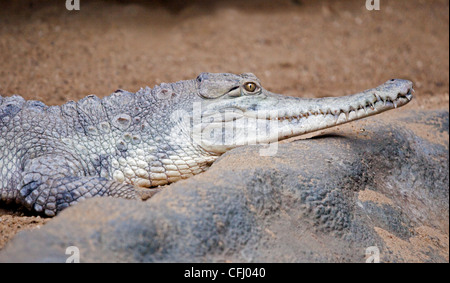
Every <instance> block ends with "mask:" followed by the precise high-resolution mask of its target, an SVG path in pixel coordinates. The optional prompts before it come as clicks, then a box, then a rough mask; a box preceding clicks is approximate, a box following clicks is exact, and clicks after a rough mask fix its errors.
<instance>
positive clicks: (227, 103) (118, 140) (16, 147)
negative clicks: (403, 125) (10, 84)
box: [0, 73, 413, 216]
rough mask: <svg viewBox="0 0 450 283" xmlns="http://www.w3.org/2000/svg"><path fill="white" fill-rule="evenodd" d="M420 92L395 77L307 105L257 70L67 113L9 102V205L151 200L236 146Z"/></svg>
mask: <svg viewBox="0 0 450 283" xmlns="http://www.w3.org/2000/svg"><path fill="white" fill-rule="evenodd" d="M412 93H413V84H412V82H410V81H407V80H401V79H392V80H389V81H387V82H386V83H384V84H382V85H380V86H378V87H376V88H373V89H369V90H366V91H363V92H361V93H357V94H353V95H349V96H342V97H325V98H316V99H309V98H298V97H288V96H284V95H280V94H275V93H272V92H270V91H268V90H266V89H264V88H263V87H262V86H261V83H260V81H259V79H258V78H257V77H256V76H255V75H253V74H251V73H244V74H241V75H235V74H227V73H201V74H200V75H199V76H198V77H197V78H196V79H193V80H186V81H179V82H175V83H170V84H167V83H162V84H160V85H158V86H155V87H154V88H153V89H150V88H148V87H146V88H144V89H141V90H139V91H138V92H136V93H131V92H128V91H124V90H117V91H116V92H114V93H113V94H111V95H109V96H107V97H105V98H103V99H100V98H98V97H97V96H95V95H89V96H87V97H85V98H84V99H81V100H79V101H78V102H74V101H70V102H68V103H66V104H64V105H62V106H47V105H45V104H44V103H42V102H40V101H34V100H30V101H26V100H25V99H23V98H22V97H20V96H17V95H14V96H11V97H2V96H0V196H1V201H3V202H6V203H10V202H16V203H18V204H20V205H23V206H24V207H27V208H28V209H30V210H33V211H35V212H38V213H44V214H45V215H47V216H54V215H56V214H57V213H58V212H59V211H61V210H62V209H64V208H66V207H68V206H71V205H74V204H76V203H78V202H80V201H82V200H84V199H86V198H92V197H97V196H110V197H120V198H126V199H145V198H148V197H150V196H151V195H152V194H154V193H155V192H157V191H158V190H159V189H158V186H161V185H165V184H169V183H172V182H175V181H178V180H180V179H185V178H188V177H190V176H193V175H195V174H199V173H201V172H203V171H205V170H207V169H208V167H209V166H210V165H211V164H212V163H213V162H214V161H215V160H217V158H218V157H219V156H220V155H221V154H223V153H224V152H226V151H228V150H230V149H233V148H236V147H238V146H243V145H248V144H268V145H270V144H271V143H275V142H277V141H279V140H282V139H286V138H290V137H294V136H299V135H302V134H306V133H311V132H314V131H318V130H321V129H325V128H329V127H332V126H336V125H340V124H343V123H347V122H350V121H354V120H357V119H361V118H364V117H368V116H371V115H375V114H378V113H381V112H384V111H386V110H390V109H395V108H397V107H400V106H403V105H405V104H407V103H408V102H409V101H410V100H411V99H412Z"/></svg>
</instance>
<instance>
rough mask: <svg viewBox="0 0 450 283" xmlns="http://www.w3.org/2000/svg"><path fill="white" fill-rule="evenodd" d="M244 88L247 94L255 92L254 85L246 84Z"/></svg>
mask: <svg viewBox="0 0 450 283" xmlns="http://www.w3.org/2000/svg"><path fill="white" fill-rule="evenodd" d="M244 88H245V90H246V91H248V92H254V91H255V90H256V84H255V83H246V84H245V85H244Z"/></svg>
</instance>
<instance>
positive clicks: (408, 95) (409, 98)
mask: <svg viewBox="0 0 450 283" xmlns="http://www.w3.org/2000/svg"><path fill="white" fill-rule="evenodd" d="M406 99H408V101H411V99H412V94H409V93H408V94H407V95H406Z"/></svg>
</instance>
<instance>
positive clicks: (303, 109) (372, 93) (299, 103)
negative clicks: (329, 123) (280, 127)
mask: <svg viewBox="0 0 450 283" xmlns="http://www.w3.org/2000/svg"><path fill="white" fill-rule="evenodd" d="M413 93H414V89H413V84H412V82H410V81H407V80H390V81H388V82H386V83H385V84H382V85H380V86H378V87H377V88H374V89H369V90H366V91H364V92H361V93H357V94H354V95H349V96H343V97H325V98H318V99H303V98H294V97H286V96H282V95H277V94H271V93H269V94H268V95H267V96H268V97H269V98H271V97H273V98H274V100H275V101H276V102H274V105H273V107H270V105H267V107H266V109H264V106H263V104H264V103H262V104H261V105H262V106H261V107H259V109H257V110H256V111H253V110H252V111H244V115H245V116H247V117H249V118H258V119H268V120H273V119H278V120H286V119H288V120H292V119H302V118H305V117H306V118H308V117H310V116H318V115H322V116H326V115H332V116H334V117H335V118H336V119H338V118H339V116H340V115H341V114H344V115H345V116H347V118H348V116H349V115H351V114H357V116H358V118H363V117H364V116H370V115H373V114H376V113H380V112H383V111H386V110H389V109H393V108H397V107H401V106H403V105H406V104H407V103H408V102H409V101H411V99H412V97H413ZM269 104H272V103H269ZM274 110H275V111H274ZM352 112H354V113H352Z"/></svg>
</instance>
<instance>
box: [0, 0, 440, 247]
mask: <svg viewBox="0 0 450 283" xmlns="http://www.w3.org/2000/svg"><path fill="white" fill-rule="evenodd" d="M64 2H65V1H43V0H34V1H31V0H27V1H26V0H16V1H12V0H10V1H2V3H1V4H0V62H1V68H0V94H1V95H2V96H9V95H12V94H20V95H22V96H23V97H25V98H26V99H35V100H41V101H44V102H45V103H47V104H49V105H57V104H62V103H65V102H67V101H69V100H78V99H81V98H83V97H84V96H86V95H88V94H96V95H98V96H100V97H103V96H106V95H109V94H110V93H112V92H113V91H114V90H116V89H118V88H122V89H126V90H129V91H137V90H138V89H139V88H140V87H145V86H147V85H148V86H150V87H153V86H154V85H155V84H159V83H161V82H174V81H178V80H183V79H193V78H195V77H196V76H197V75H198V74H199V73H201V72H232V73H243V72H252V73H254V74H256V75H257V76H258V77H259V78H260V79H261V81H262V83H263V85H264V87H265V88H267V89H269V90H271V91H273V92H277V93H283V94H286V95H290V96H303V97H323V96H341V95H346V94H351V93H353V92H358V91H361V90H364V89H368V88H372V87H374V86H377V85H379V84H381V83H383V82H385V81H387V80H388V79H391V78H404V79H410V80H412V81H413V82H414V83H415V89H416V95H415V99H414V100H413V101H412V102H411V103H410V104H408V106H407V107H405V108H408V109H448V107H449V1H448V0H446V1H438V0H436V1H425V0H422V1H420V0H414V1H413V0H397V1H394V0H381V1H380V10H379V11H368V10H367V9H366V8H365V2H366V1H365V0H348V1H332V0H330V1H325V0H252V1H237V0H232V1H207V0H197V1H194V0H192V1H181V0H178V1H177V0H172V1H162V0H161V1H88V0H81V1H80V3H81V10H80V11H68V10H66V8H65V4H64ZM184 2H188V4H184ZM447 141H448V139H447ZM48 221H51V220H50V219H45V218H41V217H39V216H34V215H32V214H30V213H28V212H27V211H24V210H22V209H19V210H17V207H15V206H12V207H11V206H6V205H4V204H0V249H1V248H2V247H3V246H4V245H5V244H6V242H7V241H8V240H9V239H11V237H12V236H13V235H14V234H16V233H17V232H18V231H20V230H22V229H36V228H39V227H41V226H42V225H44V224H45V222H48Z"/></svg>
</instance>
